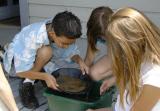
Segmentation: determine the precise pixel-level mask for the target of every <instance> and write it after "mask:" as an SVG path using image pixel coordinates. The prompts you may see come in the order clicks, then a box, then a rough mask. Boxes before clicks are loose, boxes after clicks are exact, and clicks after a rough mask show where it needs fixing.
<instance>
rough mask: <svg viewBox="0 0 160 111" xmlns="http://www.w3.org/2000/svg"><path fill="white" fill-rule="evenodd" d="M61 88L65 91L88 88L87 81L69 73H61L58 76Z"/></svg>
mask: <svg viewBox="0 0 160 111" xmlns="http://www.w3.org/2000/svg"><path fill="white" fill-rule="evenodd" d="M57 83H58V85H59V89H60V90H62V91H64V92H72V93H76V92H80V91H83V90H84V89H85V88H86V83H85V82H84V81H82V80H80V79H77V78H73V77H70V76H67V75H60V76H59V77H58V78H57Z"/></svg>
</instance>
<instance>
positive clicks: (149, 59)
mask: <svg viewBox="0 0 160 111" xmlns="http://www.w3.org/2000/svg"><path fill="white" fill-rule="evenodd" d="M106 32H109V35H110V36H108V41H109V48H108V49H109V54H110V57H111V60H112V70H113V74H115V76H116V84H117V86H118V89H119V96H118V99H117V102H116V104H115V107H114V110H115V111H160V30H159V28H158V27H156V26H155V25H154V24H153V23H152V22H151V21H150V20H149V19H148V18H147V17H146V16H145V15H143V14H142V13H141V12H139V11H138V10H136V9H133V8H122V9H119V10H118V11H116V12H115V13H114V14H113V15H112V17H111V19H110V23H109V25H108V28H107V31H106ZM107 35H108V33H107ZM100 110H101V111H102V110H104V111H111V109H107V108H103V109H99V110H97V111H100Z"/></svg>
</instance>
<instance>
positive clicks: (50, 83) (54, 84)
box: [45, 74, 59, 90]
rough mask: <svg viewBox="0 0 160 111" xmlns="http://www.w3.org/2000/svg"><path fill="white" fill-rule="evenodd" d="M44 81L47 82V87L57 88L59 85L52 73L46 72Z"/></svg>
mask: <svg viewBox="0 0 160 111" xmlns="http://www.w3.org/2000/svg"><path fill="white" fill-rule="evenodd" d="M45 82H46V84H47V86H48V87H49V88H52V89H55V90H58V88H57V87H58V86H59V85H58V84H57V82H56V79H55V78H54V77H53V76H52V75H49V74H46V76H45Z"/></svg>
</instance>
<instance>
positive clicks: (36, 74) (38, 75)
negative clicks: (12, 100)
mask: <svg viewBox="0 0 160 111" xmlns="http://www.w3.org/2000/svg"><path fill="white" fill-rule="evenodd" d="M46 75H47V73H43V72H37V71H26V72H20V73H17V76H19V77H21V78H28V79H31V80H37V79H38V80H45V79H46Z"/></svg>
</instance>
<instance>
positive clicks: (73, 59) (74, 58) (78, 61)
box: [71, 55, 83, 64]
mask: <svg viewBox="0 0 160 111" xmlns="http://www.w3.org/2000/svg"><path fill="white" fill-rule="evenodd" d="M71 60H72V61H74V62H76V63H77V64H79V63H80V62H81V61H83V60H82V58H81V57H80V56H79V55H74V56H72V58H71Z"/></svg>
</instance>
